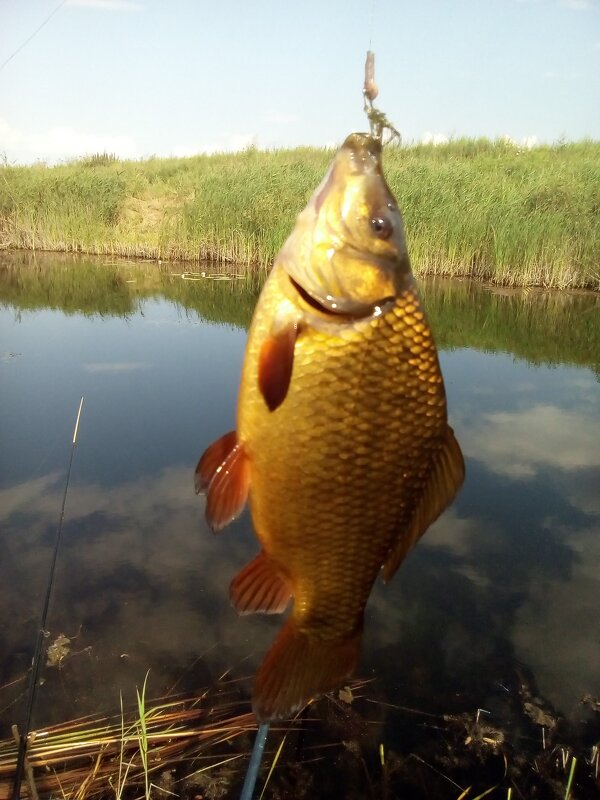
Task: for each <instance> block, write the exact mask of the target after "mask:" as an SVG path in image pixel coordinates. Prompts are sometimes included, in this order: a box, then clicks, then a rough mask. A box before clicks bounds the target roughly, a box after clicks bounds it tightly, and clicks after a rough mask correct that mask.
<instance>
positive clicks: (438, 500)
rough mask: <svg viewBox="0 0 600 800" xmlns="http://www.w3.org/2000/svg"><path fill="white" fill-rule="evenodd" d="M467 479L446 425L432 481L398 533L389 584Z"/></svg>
mask: <svg viewBox="0 0 600 800" xmlns="http://www.w3.org/2000/svg"><path fill="white" fill-rule="evenodd" d="M464 477H465V463H464V460H463V456H462V453H461V450H460V447H459V444H458V442H457V441H456V439H455V438H454V433H453V431H452V428H451V427H450V426H447V428H446V434H445V436H444V442H443V445H442V447H441V448H440V449H439V450H438V452H437V453H436V455H435V458H434V460H433V463H432V465H431V470H430V472H429V478H428V480H427V483H426V485H425V487H424V489H423V492H422V494H421V497H420V498H419V500H418V501H417V504H416V506H415V510H414V513H413V516H412V519H411V520H410V522H409V524H408V526H407V527H404V528H403V529H402V530H401V531H400V532H399V538H398V540H397V542H396V544H395V546H394V547H393V549H392V550H391V551H390V554H389V555H388V558H387V561H386V562H385V564H384V567H383V579H384V581H386V583H387V581H390V580H391V579H392V578H393V577H394V574H395V572H396V570H397V569H398V567H399V566H400V564H401V563H402V561H403V560H404V557H405V556H406V554H407V553H408V551H409V550H410V549H411V547H412V546H413V545H415V544H416V543H417V542H418V540H419V539H420V538H421V536H422V535H423V534H424V533H425V531H426V530H427V528H428V527H429V526H430V525H431V524H432V522H434V521H435V520H436V519H437V518H438V517H439V515H440V514H441V513H442V511H443V510H444V509H445V508H446V506H448V505H450V503H451V502H452V500H453V499H454V496H455V495H456V493H457V491H458V490H459V489H460V487H461V484H462V482H463V480H464Z"/></svg>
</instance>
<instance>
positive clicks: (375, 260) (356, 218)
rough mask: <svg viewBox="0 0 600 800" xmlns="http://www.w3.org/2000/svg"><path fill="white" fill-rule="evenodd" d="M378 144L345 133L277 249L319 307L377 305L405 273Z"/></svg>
mask: <svg viewBox="0 0 600 800" xmlns="http://www.w3.org/2000/svg"><path fill="white" fill-rule="evenodd" d="M381 151H382V147H381V143H380V142H379V141H378V140H377V139H375V138H374V137H372V136H370V135H369V134H366V133H353V134H351V135H350V136H348V138H347V139H346V141H345V142H344V144H343V145H342V146H341V148H340V149H339V150H338V152H337V153H336V155H335V158H334V160H333V163H332V165H331V167H330V169H329V171H328V173H327V174H326V176H325V178H324V179H323V181H322V182H321V184H320V186H319V187H318V188H317V190H316V191H315V193H314V195H313V196H312V197H311V199H310V200H309V202H308V205H307V206H306V208H305V209H304V211H303V212H302V213H301V214H300V215H299V217H298V220H297V222H296V226H295V228H294V230H293V232H292V233H291V235H290V236H289V238H288V240H287V241H286V243H285V244H284V246H283V248H282V250H281V252H280V254H279V256H278V259H277V260H278V263H280V264H281V265H282V266H283V268H284V269H285V270H286V272H287V273H288V275H289V277H290V278H291V280H292V282H293V284H294V285H295V288H296V289H297V290H298V291H299V292H300V294H301V296H302V297H303V298H304V300H305V301H306V302H308V303H309V304H310V305H312V306H313V308H315V307H316V308H317V309H318V310H320V311H322V312H324V313H329V314H336V315H350V316H352V317H364V316H369V315H371V314H373V313H380V310H381V308H382V306H385V305H387V304H388V303H389V302H390V301H392V300H393V299H394V298H395V297H397V296H398V294H399V293H400V292H401V291H402V289H403V288H405V286H406V285H407V283H408V282H410V281H411V280H412V273H411V269H410V261H409V258H408V250H407V247H406V239H405V236H404V225H403V222H402V217H401V214H400V210H399V209H398V205H397V203H396V201H395V199H394V196H393V194H392V193H391V191H390V189H389V187H388V185H387V183H386V181H385V178H384V176H383V171H382V166H381Z"/></svg>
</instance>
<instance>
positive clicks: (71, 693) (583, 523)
mask: <svg viewBox="0 0 600 800" xmlns="http://www.w3.org/2000/svg"><path fill="white" fill-rule="evenodd" d="M46 269H47V270H50V269H51V267H50V264H49V265H48V266H47V267H46ZM13 277H14V276H13ZM32 280H33V279H32ZM4 285H5V284H2V282H1V281H0V289H2V287H3V286H4ZM25 288H26V287H25ZM186 290H187V291H189V292H195V293H196V294H198V293H202V291H204V289H203V287H202V286H200V285H195V286H194V287H186ZM469 292H470V297H469V303H468V305H470V306H473V305H475V306H477V305H479V306H480V307H482V306H483V307H485V303H486V302H488V299H486V295H485V292H484V290H483V289H481V288H475V289H473V288H472V287H470V288H469ZM425 293H426V295H427V296H428V297H429V303H428V309H429V310H430V315H431V317H432V320H433V322H434V324H437V327H436V329H435V333H436V335H437V338H438V341H440V342H441V343H442V345H443V344H444V343H446V344H448V342H449V337H450V338H451V339H452V342H451V343H452V349H451V350H443V351H442V352H441V361H442V367H443V371H444V375H445V379H446V385H447V389H448V395H449V406H450V413H451V421H452V424H453V426H454V427H455V430H456V433H457V437H458V439H459V441H460V442H461V444H462V447H463V450H464V453H465V456H466V458H467V480H466V483H465V486H464V488H463V490H462V492H461V493H460V495H459V497H458V499H457V501H456V502H455V503H454V505H453V506H452V507H451V509H450V510H448V511H447V512H446V513H445V514H444V515H443V516H442V518H441V519H440V520H439V521H438V522H437V523H436V524H435V525H434V526H433V527H432V529H431V530H430V532H429V533H428V534H427V535H426V536H425V537H424V539H423V540H422V542H421V543H420V544H419V546H418V547H417V548H416V550H415V551H414V552H413V553H412V554H411V556H410V557H409V558H408V559H407V561H406V562H405V564H404V565H403V567H402V568H401V570H400V571H399V573H398V575H397V576H396V578H395V580H394V581H393V583H392V584H391V585H390V586H387V587H386V586H383V585H381V584H380V583H378V584H377V586H376V588H375V591H374V592H373V595H372V597H371V601H370V603H369V606H368V610H367V622H366V634H365V643H364V652H363V659H362V662H361V667H360V674H361V675H364V676H369V677H370V676H374V677H375V678H376V682H375V684H374V685H373V692H374V693H375V694H378V695H379V696H385V697H386V699H387V700H388V701H389V702H392V703H398V704H401V705H408V706H415V707H420V708H429V709H433V710H435V711H436V712H445V711H450V710H451V709H452V708H456V709H461V710H464V709H467V708H468V709H471V708H475V707H477V706H479V705H482V704H484V703H485V702H486V701H488V702H489V701H490V697H491V695H493V693H494V692H496V691H501V689H500V690H499V689H498V687H499V686H502V684H503V681H505V680H507V676H508V675H509V673H510V672H511V670H512V671H514V669H515V665H518V664H520V663H522V664H524V665H525V667H526V668H527V669H528V670H530V671H531V672H532V674H533V678H534V680H535V682H536V683H537V686H538V689H539V691H540V693H541V695H542V696H543V697H544V698H545V699H546V700H547V701H549V702H550V703H552V704H553V705H554V706H555V707H556V708H557V709H558V710H560V711H561V712H562V713H564V714H565V715H569V716H571V717H574V718H577V717H578V715H580V714H581V707H580V698H581V696H582V695H583V694H584V693H585V692H592V693H594V692H596V691H597V674H598V669H597V665H598V664H599V663H600V622H599V617H598V613H597V607H598V603H597V597H598V596H600V579H599V578H598V574H597V570H596V569H595V565H596V564H598V563H599V562H600V535H599V534H600V500H599V497H600V487H599V485H598V474H599V467H600V426H598V419H599V416H600V413H599V412H600V391H599V385H598V375H597V372H594V366H595V365H594V364H591V363H589V364H588V365H586V363H585V359H584V360H583V363H582V361H581V358H578V357H577V354H578V353H579V354H581V349H580V348H577V347H574V349H573V352H574V354H575V355H574V356H573V358H568V357H567V358H565V360H567V361H570V362H571V364H576V365H572V366H565V365H562V366H558V365H557V364H556V359H555V360H554V363H552V365H549V364H548V363H544V357H543V356H542V357H540V356H539V353H536V354H532V359H533V360H534V361H536V362H538V363H537V364H535V365H533V364H531V363H528V361H527V360H525V359H524V358H515V357H514V356H513V355H512V354H510V353H502V352H495V353H494V352H483V351H482V350H481V349H479V348H478V343H477V341H473V336H471V335H470V334H469V333H468V332H466V333H465V335H464V337H463V341H462V343H461V341H460V327H461V326H460V321H458V320H457V319H456V313H454V314H453V315H452V316H451V317H449V323H448V325H449V327H448V328H447V329H446V328H444V327H443V325H444V321H443V319H442V314H441V309H443V306H444V303H445V302H449V301H448V299H447V298H445V296H444V294H443V291H442V290H439V291H438V290H436V292H431V291H430V290H429V289H428V288H427V287H426V292H425ZM22 294H23V297H25V295H26V291H25V289H23V290H22ZM504 299H505V300H506V307H505V308H504V313H505V317H506V319H505V320H504V322H503V323H502V324H504V325H505V326H506V327H507V328H510V327H511V326H512V325H513V316H512V315H519V314H522V313H523V308H522V304H523V303H524V302H527V303H529V304H531V303H533V304H535V302H536V299H535V298H533V299H532V298H528V299H527V300H526V301H522V300H518V299H515V298H511V299H510V300H509V299H506V298H504ZM1 302H4V305H3V306H2V308H1V311H0V336H1V343H2V344H1V346H0V349H1V351H2V352H1V353H0V356H1V358H0V402H1V404H2V416H1V419H0V440H1V443H2V450H1V462H0V527H1V533H0V536H1V539H2V542H1V546H2V561H1V562H0V575H1V578H2V580H0V607H1V608H2V615H1V621H0V642H1V645H0V647H1V649H0V685H1V686H4V684H7V683H8V682H10V681H12V680H14V679H16V678H19V676H22V675H23V674H24V673H25V671H26V669H27V668H28V665H29V662H30V660H31V654H32V648H33V642H34V638H35V629H36V625H37V624H38V620H39V614H40V611H41V607H42V603H43V596H44V592H45V589H46V581H47V576H48V569H49V563H50V557H51V550H52V546H53V541H54V535H55V531H56V525H57V522H58V516H59V511H60V504H61V499H62V493H63V490H64V480H65V476H66V467H67V463H68V456H69V448H70V440H71V433H72V427H73V422H74V418H75V413H76V410H77V404H78V401H79V397H80V396H81V395H82V394H83V395H84V396H85V405H84V410H83V416H82V421H81V426H80V432H79V445H78V449H77V453H76V457H75V463H74V468H73V473H72V480H71V485H70V489H69V496H68V502H67V511H66V518H65V525H64V529H63V539H62V545H61V552H60V557H59V563H58V569H57V574H56V581H55V585H54V590H53V595H52V604H51V609H50V616H49V624H48V628H49V631H50V639H49V640H52V639H54V638H55V637H56V636H57V635H58V634H59V633H65V634H66V635H67V636H69V637H75V638H74V639H73V642H72V648H73V651H74V653H77V655H72V656H70V657H69V658H67V659H66V660H65V661H64V663H63V665H62V668H61V669H60V670H57V669H56V668H55V667H45V668H44V671H43V677H44V684H43V686H42V687H41V689H40V692H39V696H38V703H37V707H36V717H35V720H34V723H35V724H38V725H41V724H46V723H48V722H52V721H58V720H62V719H65V718H68V717H71V716H76V715H79V714H83V713H86V712H90V711H95V710H100V709H106V708H115V707H117V705H118V697H119V691H120V690H122V691H123V692H124V695H125V696H126V697H128V696H129V697H132V696H133V692H134V688H133V687H134V686H135V685H136V684H137V685H140V684H141V682H142V681H143V676H144V674H145V673H146V670H147V669H149V668H150V669H151V677H150V691H151V692H154V693H157V694H158V693H162V692H164V691H166V690H168V689H169V688H170V687H172V686H173V684H175V683H176V682H178V684H177V685H178V688H180V689H186V688H188V689H194V688H197V687H198V686H199V685H200V684H204V683H207V682H209V681H211V680H213V679H216V678H217V677H218V676H219V675H220V674H221V672H222V671H223V670H225V669H227V668H229V667H233V668H234V669H235V671H236V673H237V674H243V675H249V674H251V673H252V671H253V670H254V668H255V667H256V665H257V664H258V662H259V661H260V659H261V656H262V654H263V653H264V650H265V649H266V647H267V646H268V644H269V642H270V641H271V639H272V637H273V635H274V629H275V628H277V627H278V626H279V625H280V622H279V620H277V619H271V618H264V617H262V618H261V617H246V618H244V619H238V618H237V617H236V615H235V613H234V611H233V610H232V609H231V608H230V606H229V602H228V598H227V588H228V584H229V581H230V579H231V577H232V576H233V575H234V574H235V572H236V571H237V570H238V569H239V568H241V567H242V565H243V564H244V563H245V562H246V561H247V560H248V559H249V558H250V557H251V555H252V554H253V552H254V551H255V550H256V544H255V541H254V538H253V536H252V533H251V529H250V524H249V519H248V516H247V514H245V515H244V516H243V517H242V519H241V520H239V521H238V522H236V523H235V524H234V525H233V526H231V529H228V530H227V531H226V532H225V533H224V534H222V535H221V536H219V537H214V536H213V535H212V534H211V533H210V532H209V531H208V529H207V527H206V525H205V523H204V520H203V514H202V509H203V501H202V499H200V498H197V497H196V496H195V495H194V492H193V484H192V472H193V467H194V466H195V462H196V460H197V458H198V456H199V455H200V453H201V452H202V450H203V448H204V447H205V446H206V445H207V444H208V443H209V442H211V441H212V440H213V439H214V438H216V436H218V435H220V434H221V433H223V432H224V431H226V430H229V429H230V428H231V427H232V426H233V422H234V413H235V399H236V393H237V384H238V380H239V370H240V366H241V361H242V355H243V347H244V342H245V338H246V333H245V330H244V329H243V328H240V327H236V326H234V325H232V324H219V323H218V322H215V321H212V322H208V321H206V319H203V315H204V316H207V314H206V313H205V312H200V313H199V312H198V311H197V310H195V309H197V304H196V303H195V302H191V303H190V306H189V307H188V309H187V310H186V307H185V303H182V302H181V298H179V302H174V300H173V297H172V293H171V294H170V292H169V291H168V290H167V289H164V290H163V291H156V292H154V296H146V297H143V296H142V297H138V299H137V302H136V303H134V305H133V307H132V309H131V311H130V312H128V313H127V315H126V316H110V314H106V313H105V314H104V315H102V316H101V315H99V314H94V313H93V311H90V309H87V310H86V313H85V314H83V313H77V310H76V309H68V311H69V313H65V312H64V311H63V310H61V308H60V304H58V305H59V307H55V308H48V307H44V304H43V301H39V302H38V301H36V303H37V305H36V303H31V304H29V306H28V305H27V304H26V303H25V302H24V303H21V304H19V300H18V299H15V298H14V297H13V296H11V297H10V298H9V299H7V298H6V294H3V295H2V296H0V303H1ZM226 302H227V303H229V304H230V305H231V304H232V303H233V304H235V303H238V304H239V302H240V301H239V298H236V295H235V293H232V292H230V295H229V297H228V299H226ZM577 302H583V301H581V300H579V301H577ZM586 302H587V301H586ZM589 303H590V304H592V305H593V303H594V300H593V298H589ZM32 305H33V306H34V308H31V306H32ZM49 305H53V303H49ZM592 305H590V308H591V307H592ZM502 307H503V306H502V303H500V304H498V303H496V304H495V306H494V309H495V311H494V313H495V314H496V315H497V314H498V308H500V309H502ZM231 313H233V312H231V309H230V311H229V312H227V314H229V316H227V314H225V312H224V313H223V316H224V317H225V318H231ZM542 313H545V311H544V309H542ZM561 313H562V312H561ZM490 314H491V312H490ZM211 315H212V319H213V320H214V319H215V318H218V316H219V313H218V309H216V310H214V312H211ZM528 324H529V323H528ZM536 324H537V325H538V326H539V325H542V326H543V324H544V323H543V319H542V321H541V322H540V321H538V322H537V323H536ZM555 324H556V319H553V318H552V317H551V318H549V320H548V325H549V327H550V326H551V325H555ZM451 327H453V329H454V330H453V331H451V330H450V328H451ZM465 327H468V326H466V323H465ZM449 331H450V333H449ZM549 336H550V334H549ZM542 338H543V337H542ZM522 347H525V348H526V342H525V343H522ZM486 348H487V349H488V351H489V349H490V345H489V343H488V344H486ZM499 348H500V349H506V348H505V347H504V346H503V345H502V344H500V345H499ZM521 354H522V353H521ZM547 360H548V359H547ZM588 361H589V359H588ZM596 369H597V366H596ZM201 655H203V658H201V659H198V657H199V656H201ZM22 689H23V682H21V683H17V684H15V685H13V686H12V687H9V688H2V689H0V708H1V709H3V711H2V713H1V714H0V720H1V722H2V733H5V732H6V730H7V729H8V726H9V725H10V723H11V722H14V721H15V720H16V719H17V718H18V716H19V714H20V709H19V703H20V700H19V695H20V692H21V691H22Z"/></svg>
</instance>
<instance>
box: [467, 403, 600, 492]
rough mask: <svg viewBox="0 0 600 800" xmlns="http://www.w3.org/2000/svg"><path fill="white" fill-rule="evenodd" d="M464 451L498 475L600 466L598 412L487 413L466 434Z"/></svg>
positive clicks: (546, 409) (549, 409)
mask: <svg viewBox="0 0 600 800" xmlns="http://www.w3.org/2000/svg"><path fill="white" fill-rule="evenodd" d="M460 443H461V446H462V449H463V451H464V452H465V454H466V455H468V456H471V458H474V459H477V460H478V461H483V462H484V463H485V464H486V466H487V467H488V468H489V469H491V470H492V471H493V472H496V473H499V474H501V475H508V476H510V477H516V478H522V477H528V476H533V475H535V474H536V472H537V470H538V469H539V468H540V467H542V466H549V467H558V468H559V469H563V470H567V471H568V470H575V469H582V468H586V467H588V468H589V467H597V466H600V427H599V426H598V420H597V419H596V417H595V416H594V415H592V414H586V413H585V412H581V411H567V410H565V409H561V408H557V407H556V406H544V405H539V406H535V407H534V408H528V409H527V410H526V411H513V412H510V411H501V412H495V413H492V414H484V415H482V417H481V418H480V419H479V421H478V422H476V423H475V424H473V425H469V426H465V429H464V431H462V432H461V435H460Z"/></svg>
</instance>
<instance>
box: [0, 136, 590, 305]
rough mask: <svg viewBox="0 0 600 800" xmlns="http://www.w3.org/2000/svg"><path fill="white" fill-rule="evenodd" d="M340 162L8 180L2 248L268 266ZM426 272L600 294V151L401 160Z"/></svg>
mask: <svg viewBox="0 0 600 800" xmlns="http://www.w3.org/2000/svg"><path fill="white" fill-rule="evenodd" d="M331 157H332V151H327V150H318V149H309V148H300V149H296V150H281V151H273V152H261V151H257V150H253V149H249V150H247V151H245V152H243V153H237V154H220V155H219V154H218V155H213V156H196V157H193V158H186V159H150V160H147V161H143V162H123V161H118V160H116V159H114V158H112V157H110V156H97V157H93V158H89V159H85V160H82V161H77V162H73V163H70V164H65V165H61V166H56V167H46V166H43V165H36V166H30V167H13V166H4V167H2V168H0V246H2V247H4V248H26V249H41V250H63V251H79V252H89V253H99V254H110V255H124V256H142V257H148V258H155V259H162V260H172V259H184V260H192V261H200V260H211V261H221V262H223V261H232V262H239V263H241V264H247V265H248V264H253V265H260V266H264V267H266V266H268V265H269V264H270V263H271V261H272V259H273V258H274V256H275V254H276V253H277V251H278V250H279V248H280V247H281V244H282V243H283V241H284V239H285V237H286V236H287V234H288V233H289V231H290V230H291V228H292V226H293V224H294V219H295V217H296V215H297V214H298V212H299V211H300V210H301V209H302V207H303V206H304V204H305V203H306V201H307V199H308V197H309V196H310V194H311V193H312V191H313V190H314V188H315V187H316V186H317V184H318V183H319V181H320V180H321V178H322V176H323V174H324V172H325V170H326V168H327V165H328V163H329V162H330V160H331ZM385 169H386V174H387V177H388V180H389V183H390V185H391V187H392V189H393V191H394V192H395V194H396V195H397V197H398V200H399V202H400V205H401V207H402V209H403V212H404V217H405V222H406V228H407V233H408V238H409V247H410V252H411V256H412V260H413V265H414V268H415V271H416V272H417V273H420V274H443V275H462V276H467V275H468V276H473V277H478V278H485V279H487V280H490V281H493V282H496V283H500V284H507V285H542V286H554V287H560V288H564V287H589V288H594V289H599V288H600V189H599V188H598V187H600V142H580V143H576V144H566V145H556V146H552V147H550V146H548V147H539V148H535V149H533V150H523V151H521V150H519V149H517V148H515V147H514V146H512V145H509V144H507V143H504V142H490V141H487V140H457V141H454V142H451V143H449V144H447V145H443V146H440V147H433V146H430V145H428V146H424V145H420V146H415V147H401V148H400V147H395V148H394V147H390V148H388V150H387V152H386V155H385Z"/></svg>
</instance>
